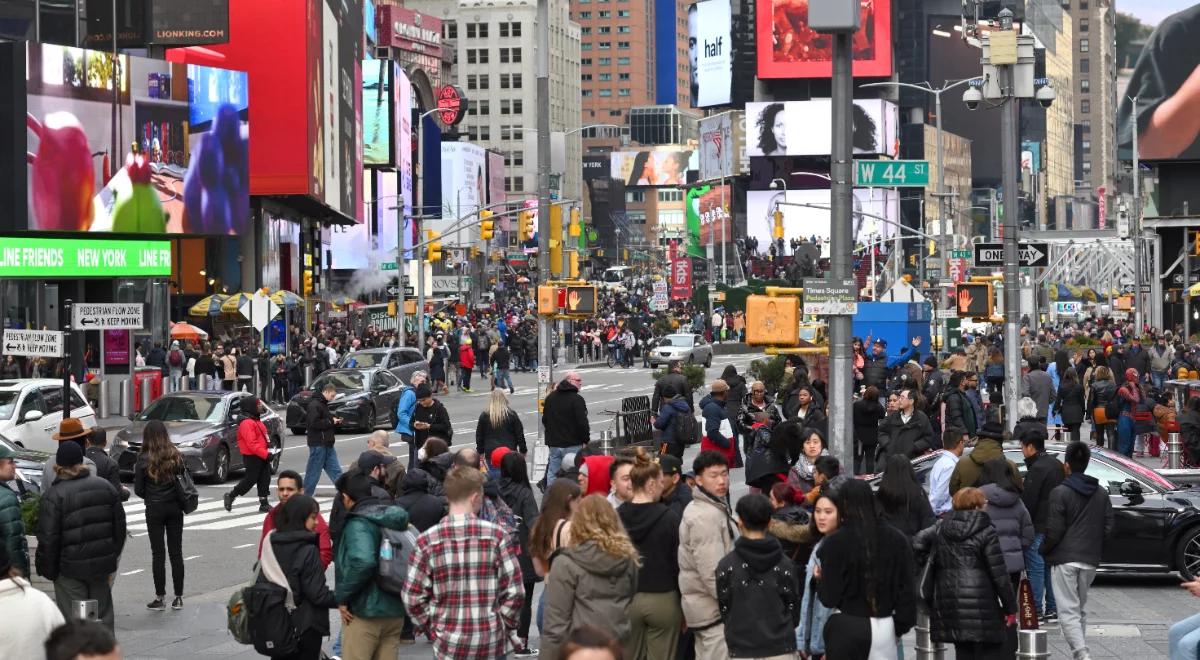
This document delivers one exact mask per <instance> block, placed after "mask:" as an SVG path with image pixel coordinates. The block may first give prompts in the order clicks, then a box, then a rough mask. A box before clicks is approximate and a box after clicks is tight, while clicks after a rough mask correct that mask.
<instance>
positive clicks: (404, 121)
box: [384, 62, 415, 256]
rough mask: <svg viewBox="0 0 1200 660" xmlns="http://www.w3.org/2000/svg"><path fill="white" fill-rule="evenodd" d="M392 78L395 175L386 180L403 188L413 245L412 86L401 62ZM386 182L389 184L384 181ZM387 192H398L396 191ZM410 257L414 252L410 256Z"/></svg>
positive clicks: (408, 244)
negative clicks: (393, 91)
mask: <svg viewBox="0 0 1200 660" xmlns="http://www.w3.org/2000/svg"><path fill="white" fill-rule="evenodd" d="M392 80H393V82H394V84H393V87H394V88H395V93H394V96H395V99H396V101H395V104H396V105H395V108H396V109H395V110H394V111H393V113H392V114H393V115H394V123H393V125H394V126H395V129H394V135H395V136H396V137H395V140H394V142H395V144H394V148H395V154H396V155H395V158H394V162H395V163H396V176H395V177H389V176H385V177H384V180H385V181H388V180H389V179H390V180H391V182H392V183H391V186H392V188H393V189H394V188H396V187H397V186H399V188H400V191H399V195H400V200H401V203H400V206H401V207H402V208H401V211H402V212H403V213H404V218H405V220H404V226H405V231H404V247H405V248H406V249H409V248H412V246H413V238H414V234H413V232H414V231H415V227H414V225H413V224H412V221H411V218H412V216H413V161H412V155H413V154H412V140H413V131H412V85H411V84H410V83H409V81H408V76H407V75H406V74H405V73H404V68H403V67H401V66H400V63H399V62H397V63H394V64H393V75H392ZM385 185H386V184H385ZM385 194H392V195H395V194H397V193H396V192H391V193H385ZM391 245H392V248H391V249H394V248H395V245H396V242H395V241H394V240H393V241H392V243H391ZM409 256H411V255H409Z"/></svg>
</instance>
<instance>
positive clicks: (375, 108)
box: [362, 60, 396, 166]
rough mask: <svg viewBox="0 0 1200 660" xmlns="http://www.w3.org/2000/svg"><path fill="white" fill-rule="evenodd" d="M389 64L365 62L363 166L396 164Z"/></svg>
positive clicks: (387, 62) (383, 61)
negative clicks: (393, 151)
mask: <svg viewBox="0 0 1200 660" xmlns="http://www.w3.org/2000/svg"><path fill="white" fill-rule="evenodd" d="M391 66H392V63H391V62H389V61H387V60H363V61H362V82H363V84H362V104H363V106H362V107H363V110H362V115H363V165H367V166H371V165H391V164H392V126H393V124H394V123H395V122H393V121H392V114H393V113H394V112H396V111H395V110H394V109H393V108H394V106H393V104H392V84H391V76H390V75H389V70H390V69H391Z"/></svg>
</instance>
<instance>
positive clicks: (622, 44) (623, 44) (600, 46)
mask: <svg viewBox="0 0 1200 660" xmlns="http://www.w3.org/2000/svg"><path fill="white" fill-rule="evenodd" d="M596 48H597V50H612V42H611V41H598V42H596ZM617 48H618V49H620V50H629V48H630V43H629V42H628V41H618V42H617ZM591 49H592V43H591V42H590V41H585V42H583V43H581V44H579V50H591Z"/></svg>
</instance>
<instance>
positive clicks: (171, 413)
mask: <svg viewBox="0 0 1200 660" xmlns="http://www.w3.org/2000/svg"><path fill="white" fill-rule="evenodd" d="M222 402H223V398H222V397H219V396H205V395H203V394H173V395H171V396H165V397H163V398H161V399H159V400H158V401H155V402H154V403H152V404H150V407H149V408H146V410H145V411H144V412H142V414H140V415H138V419H139V420H141V421H149V420H152V419H157V420H158V421H160V422H218V421H220V420H221V416H222V415H223V414H224V409H225V406H224V403H222Z"/></svg>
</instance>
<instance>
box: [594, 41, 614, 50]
mask: <svg viewBox="0 0 1200 660" xmlns="http://www.w3.org/2000/svg"><path fill="white" fill-rule="evenodd" d="M596 47H597V48H599V49H600V50H610V49H612V42H611V41H601V42H600V43H599V44H597V45H596Z"/></svg>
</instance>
